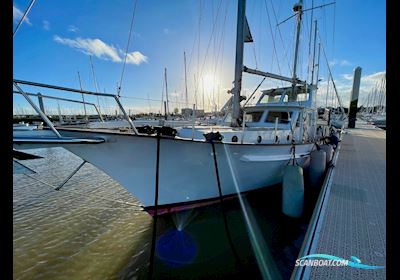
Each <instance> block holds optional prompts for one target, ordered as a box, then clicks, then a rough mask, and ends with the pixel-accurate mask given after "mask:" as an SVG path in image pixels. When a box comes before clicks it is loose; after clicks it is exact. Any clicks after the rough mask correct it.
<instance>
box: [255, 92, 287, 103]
mask: <svg viewBox="0 0 400 280" xmlns="http://www.w3.org/2000/svg"><path fill="white" fill-rule="evenodd" d="M281 96H282V94H274V95H267V94H266V95H264V96H263V98H262V99H261V101H260V103H276V102H279V101H280V100H281Z"/></svg>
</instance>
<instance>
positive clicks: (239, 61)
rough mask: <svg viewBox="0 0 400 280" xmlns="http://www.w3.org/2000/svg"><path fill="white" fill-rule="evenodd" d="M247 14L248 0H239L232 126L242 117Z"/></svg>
mask: <svg viewBox="0 0 400 280" xmlns="http://www.w3.org/2000/svg"><path fill="white" fill-rule="evenodd" d="M245 16H246V0H239V1H238V13H237V30H236V59H235V81H234V87H233V90H232V94H233V104H232V105H233V106H232V122H231V126H239V122H238V120H239V118H240V91H241V88H242V70H243V49H244V26H245Z"/></svg>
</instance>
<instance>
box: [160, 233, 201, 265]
mask: <svg viewBox="0 0 400 280" xmlns="http://www.w3.org/2000/svg"><path fill="white" fill-rule="evenodd" d="M156 248H157V256H158V257H159V258H160V259H161V260H162V261H163V262H164V263H165V264H168V265H169V266H171V267H181V266H184V265H188V264H190V263H192V261H193V259H194V258H195V257H196V253H197V245H196V243H195V241H194V240H193V238H192V237H191V236H190V234H189V233H188V232H186V231H184V230H175V229H172V230H170V231H168V232H166V233H164V234H163V235H161V237H160V238H159V239H158V241H157V247H156Z"/></svg>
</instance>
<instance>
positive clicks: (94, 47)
mask: <svg viewBox="0 0 400 280" xmlns="http://www.w3.org/2000/svg"><path fill="white" fill-rule="evenodd" d="M54 41H56V42H57V43H60V44H63V45H67V46H69V47H71V48H74V49H77V50H79V51H81V52H83V53H84V54H87V55H94V56H96V57H98V58H101V59H104V60H112V61H114V62H121V58H120V57H119V55H118V52H117V49H116V48H114V47H113V46H109V45H107V44H106V43H104V42H103V41H102V40H100V39H90V38H87V39H83V38H80V37H78V38H76V39H68V38H61V37H59V36H57V35H55V36H54Z"/></svg>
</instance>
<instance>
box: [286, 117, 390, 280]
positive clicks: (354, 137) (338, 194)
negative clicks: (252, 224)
mask: <svg viewBox="0 0 400 280" xmlns="http://www.w3.org/2000/svg"><path fill="white" fill-rule="evenodd" d="M337 150H338V152H337V153H336V154H335V158H334V166H333V167H331V168H330V170H328V174H327V177H326V178H325V181H324V185H323V186H322V189H321V193H320V196H319V200H318V202H317V206H316V208H315V210H314V214H313V217H312V220H311V222H310V227H309V229H308V232H307V234H306V237H305V240H304V243H303V248H302V250H301V252H300V254H299V258H300V257H302V256H306V255H310V254H327V255H333V256H336V257H339V258H342V259H346V260H349V261H353V260H354V259H352V256H354V257H356V258H358V259H359V260H360V261H361V263H362V264H365V265H370V266H385V264H386V131H385V130H381V129H378V128H376V127H374V126H372V125H368V124H365V123H362V122H360V123H359V122H357V126H356V128H355V129H346V130H345V132H344V133H343V134H342V141H341V143H340V145H339V147H338V149H337ZM353 262H354V261H353ZM292 279H386V268H380V269H362V268H355V267H350V266H342V267H333V266H297V267H296V269H295V271H294V272H293V274H292Z"/></svg>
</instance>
